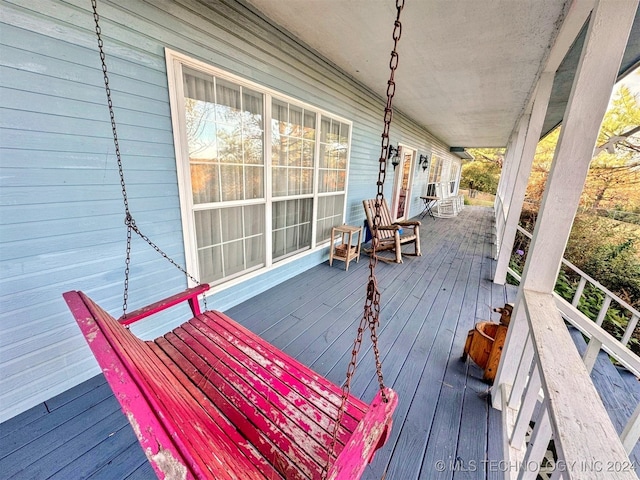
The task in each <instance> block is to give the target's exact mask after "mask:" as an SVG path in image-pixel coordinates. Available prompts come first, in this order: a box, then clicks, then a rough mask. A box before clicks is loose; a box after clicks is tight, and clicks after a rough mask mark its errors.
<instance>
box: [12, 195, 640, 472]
mask: <svg viewBox="0 0 640 480" xmlns="http://www.w3.org/2000/svg"><path fill="white" fill-rule="evenodd" d="M492 227H493V218H492V210H491V209H487V208H480V207H470V208H465V209H464V210H463V211H462V213H461V214H460V215H459V216H458V217H457V218H451V219H440V218H438V219H435V220H434V219H431V218H428V217H427V218H426V219H423V220H422V227H421V230H422V231H421V248H422V252H423V256H422V257H413V256H406V257H404V263H403V264H401V265H396V264H387V263H383V262H379V264H378V267H377V269H376V273H377V278H378V285H379V289H380V291H381V297H382V298H381V313H380V326H379V341H380V354H381V358H382V362H383V373H384V377H385V382H386V384H387V385H389V386H391V387H392V388H394V389H395V390H396V391H397V392H398V394H399V399H400V402H399V404H398V407H397V409H396V411H395V414H394V428H393V430H392V432H391V436H390V438H389V441H388V442H387V444H386V445H385V446H384V447H383V448H382V449H381V450H380V451H378V453H377V454H376V457H375V459H374V461H373V462H372V464H371V465H370V466H369V467H367V469H366V471H365V474H364V476H363V479H366V480H368V479H371V480H373V479H376V480H377V479H380V478H381V477H382V476H383V474H384V473H385V472H386V478H387V479H390V480H391V479H392V480H396V479H399V480H405V479H406V480H412V479H431V478H442V479H455V480H460V479H482V478H488V479H497V478H501V472H500V471H499V469H498V468H497V467H498V466H499V462H500V461H501V460H502V440H501V437H500V434H501V428H502V427H501V417H500V412H498V411H495V410H493V409H491V408H490V407H489V402H488V389H489V386H488V385H487V384H486V383H484V382H483V381H482V371H481V370H480V369H479V368H478V367H477V366H475V365H474V364H473V363H472V362H470V361H467V362H462V361H461V360H460V356H461V353H462V348H463V345H464V340H465V338H466V334H467V331H468V330H469V329H471V328H472V327H473V325H474V324H475V322H477V321H480V320H487V319H493V320H497V318H498V315H497V314H496V313H492V312H491V309H492V308H494V307H497V306H502V305H503V304H504V303H505V302H507V301H509V302H513V301H514V300H515V290H514V288H513V287H508V286H507V287H505V286H501V285H496V284H493V283H492V282H491V278H492V276H493V272H494V269H495V262H494V261H493V260H492V259H491V254H492V244H491V240H492ZM368 261H369V259H368V257H367V256H364V255H363V256H362V257H361V259H360V262H359V263H353V262H352V263H351V264H350V266H349V270H348V271H345V270H344V264H343V263H342V262H340V261H335V262H334V265H333V266H332V267H329V265H328V262H325V263H323V264H321V265H318V266H316V267H313V268H312V269H310V270H309V271H307V272H305V273H303V274H301V275H299V276H297V277H294V278H291V279H288V280H286V281H284V282H283V283H281V284H280V285H278V286H276V287H273V288H271V289H269V290H268V291H265V292H263V293H261V294H259V295H257V296H255V297H254V298H252V299H251V300H248V301H246V302H243V303H242V304H240V305H238V306H236V307H234V308H231V309H229V310H228V311H227V312H225V313H227V314H228V315H229V316H231V317H232V318H233V319H235V320H236V321H238V322H239V323H241V324H243V325H244V326H246V327H248V328H249V329H250V330H252V331H254V332H256V333H258V334H259V335H260V336H262V337H263V338H265V339H266V340H267V341H269V342H270V343H272V344H274V345H276V346H277V347H279V348H281V349H283V350H284V351H285V352H287V353H288V354H289V355H291V356H293V357H295V358H297V359H298V360H299V361H301V362H302V363H304V364H306V365H309V366H310V367H311V368H313V369H314V370H316V371H317V372H318V373H320V374H322V375H325V376H327V377H328V378H329V379H330V380H331V381H333V382H335V383H338V384H341V383H342V382H343V381H344V377H345V373H346V368H347V364H348V362H349V359H350V356H351V349H352V344H353V339H354V337H355V333H356V329H357V325H358V323H359V321H360V319H361V316H362V313H363V305H364V297H365V285H366V282H367V278H368V275H369V268H368ZM214 302H215V300H213V303H214ZM210 303H212V302H211V301H210ZM615 382H620V383H621V385H626V386H627V391H632V392H633V394H634V395H636V390H633V389H632V388H631V387H640V384H638V382H637V380H635V379H629V378H627V377H620V379H618V380H615ZM615 382H614V383H615ZM634 382H635V383H634ZM615 385H617V383H616V384H615ZM615 385H613V384H612V386H611V388H610V390H614V386H615ZM377 389H378V382H377V378H376V375H375V368H374V359H373V354H372V349H371V341H370V338H369V336H368V333H365V335H364V339H363V345H362V348H361V351H360V355H359V362H358V368H357V371H356V374H355V375H354V377H353V380H352V384H351V392H352V393H353V394H355V395H356V396H358V397H360V398H362V399H363V400H365V401H370V400H371V398H373V396H374V395H375V393H376V392H377ZM637 395H639V396H640V390H639V391H638V392H637ZM618 400H619V399H618ZM0 427H1V428H0V472H2V474H3V475H4V476H6V477H7V478H16V479H34V478H37V479H47V478H53V479H63V478H64V479H66V478H93V479H110V480H111V479H120V478H122V479H131V480H138V479H149V478H153V477H154V474H153V471H152V469H151V467H150V464H149V463H148V462H147V461H146V459H145V457H144V454H143V452H142V450H141V448H140V446H139V445H138V443H137V442H136V441H135V437H134V435H133V431H132V429H131V427H130V426H129V425H128V423H126V420H125V419H124V416H123V415H122V413H121V412H120V410H119V407H118V405H117V402H116V401H115V398H114V397H113V395H112V394H111V391H110V390H109V389H108V386H107V385H106V383H105V380H104V377H103V376H102V375H99V376H97V377H94V378H93V379H91V380H89V381H87V382H84V383H83V384H81V385H79V386H78V387H75V388H73V389H71V390H69V391H67V392H64V393H63V394H61V395H59V396H57V397H55V398H53V399H51V400H49V401H47V402H45V403H43V404H41V405H38V406H36V407H34V408H33V409H31V410H29V411H28V412H25V413H24V414H22V415H19V416H17V417H15V418H13V419H11V420H9V421H8V422H5V423H4V424H2V425H1V426H0ZM437 462H444V463H443V464H440V463H437ZM487 462H490V463H487ZM487 466H489V467H491V468H486V467H487ZM438 467H444V468H438ZM439 469H442V470H443V471H442V472H439V471H437V470H439Z"/></svg>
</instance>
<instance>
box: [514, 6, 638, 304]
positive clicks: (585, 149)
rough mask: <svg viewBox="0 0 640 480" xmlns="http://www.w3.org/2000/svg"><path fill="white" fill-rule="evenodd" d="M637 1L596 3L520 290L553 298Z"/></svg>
mask: <svg viewBox="0 0 640 480" xmlns="http://www.w3.org/2000/svg"><path fill="white" fill-rule="evenodd" d="M637 6H638V2H637V0H635V1H634V0H631V1H625V2H606V1H600V2H598V3H597V5H596V7H595V8H594V10H593V12H592V14H591V20H590V22H589V28H588V31H587V36H586V39H585V43H584V46H583V49H582V54H581V56H580V62H579V64H578V68H577V72H576V76H575V78H574V81H573V86H572V88H571V95H570V97H569V102H568V104H567V108H566V110H565V114H564V119H563V122H562V130H561V132H560V138H559V140H558V145H557V147H556V151H555V155H554V159H553V163H552V165H551V171H550V172H549V178H548V180H547V186H546V188H545V193H544V196H543V199H542V204H541V207H540V211H539V213H538V220H537V222H536V227H535V230H534V232H533V239H532V241H531V246H530V248H529V255H528V258H527V262H526V265H525V269H524V273H523V276H522V285H523V287H524V288H528V289H531V290H534V291H538V292H545V293H550V292H552V291H553V287H554V285H555V282H556V277H557V274H558V269H559V268H560V262H561V260H562V256H563V254H564V250H565V246H566V243H567V240H568V238H569V233H570V232H571V226H572V224H573V218H574V216H575V213H576V211H577V209H578V204H579V201H580V196H581V194H582V189H583V188H584V183H585V180H586V177H587V173H588V170H589V164H590V162H591V158H592V156H593V151H594V147H595V144H596V140H597V137H598V132H599V130H600V124H601V123H602V118H603V117H604V114H605V112H606V110H607V105H608V103H609V98H610V97H611V91H612V89H613V85H614V84H615V80H616V77H617V74H618V69H619V68H620V61H621V60H622V55H623V53H624V50H625V47H626V44H627V39H628V37H629V32H630V30H631V25H632V24H633V20H634V18H635V12H636V9H637Z"/></svg>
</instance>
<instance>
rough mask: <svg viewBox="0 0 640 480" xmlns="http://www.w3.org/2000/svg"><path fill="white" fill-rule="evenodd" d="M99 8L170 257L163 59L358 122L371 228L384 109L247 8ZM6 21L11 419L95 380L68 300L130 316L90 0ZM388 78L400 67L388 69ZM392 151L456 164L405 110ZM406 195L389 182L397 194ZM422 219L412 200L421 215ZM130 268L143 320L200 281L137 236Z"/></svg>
mask: <svg viewBox="0 0 640 480" xmlns="http://www.w3.org/2000/svg"><path fill="white" fill-rule="evenodd" d="M99 3H100V5H99V8H100V14H101V26H102V31H103V36H104V42H105V49H106V53H107V62H108V67H109V74H110V86H111V90H112V94H113V102H114V106H115V109H116V111H115V114H116V120H117V121H118V136H119V138H120V142H121V143H120V146H121V151H122V154H123V162H124V166H125V173H126V181H127V187H128V194H129V200H130V205H131V209H132V212H133V214H134V216H135V218H136V221H137V223H138V225H139V226H140V228H141V229H142V231H143V232H144V233H146V234H147V235H149V236H150V237H151V238H152V239H153V240H154V241H155V242H156V243H157V244H158V245H159V246H161V248H163V249H164V250H165V251H166V252H167V253H168V254H169V255H170V256H171V257H173V258H175V259H176V261H178V262H179V263H183V262H184V249H183V239H182V223H181V216H180V206H179V197H178V183H177V176H176V164H175V155H174V146H173V134H172V128H171V117H170V108H169V92H168V88H167V75H166V67H165V58H164V49H165V47H168V48H171V49H173V50H176V51H180V52H183V53H186V54H187V55H190V56H192V57H194V58H196V59H199V60H202V61H205V62H207V63H209V64H211V65H214V66H217V67H219V68H222V69H224V70H227V71H229V72H230V73H233V74H236V75H239V76H241V77H244V78H247V79H249V80H251V81H254V82H257V83H259V84H261V85H264V86H265V87H268V88H272V89H274V90H276V91H279V92H282V93H284V94H286V95H289V96H292V97H294V98H298V99H300V100H302V101H305V102H308V103H310V104H312V105H315V106H317V107H319V108H322V109H324V110H327V111H329V112H332V113H335V114H337V115H340V116H342V117H345V118H347V119H349V120H352V121H353V131H352V144H351V163H350V170H349V185H348V198H347V205H346V213H347V219H346V220H347V222H348V223H350V224H354V225H362V222H363V220H364V213H363V210H362V203H361V202H362V199H363V198H371V197H372V196H373V194H374V193H375V180H376V177H377V168H378V166H377V159H378V156H379V151H380V132H381V127H382V125H381V118H382V111H383V108H384V103H383V99H380V98H378V97H376V96H374V95H373V94H372V93H371V92H370V91H369V90H368V89H366V88H365V87H363V86H360V85H357V84H355V83H354V82H353V81H352V80H351V79H350V78H349V77H347V76H346V75H344V74H341V73H339V72H337V71H335V70H334V69H333V67H332V65H331V64H330V63H328V62H326V61H324V60H323V59H320V58H318V57H317V56H315V55H314V54H313V52H312V51H310V50H309V49H307V48H306V47H304V46H302V45H299V44H298V43H296V42H295V41H294V40H293V39H292V38H290V37H288V36H286V35H285V34H283V33H282V32H280V31H279V30H277V29H275V28H274V27H273V26H271V25H270V24H269V23H267V22H266V21H265V20H264V19H262V18H261V17H260V16H257V15H255V14H254V13H253V12H252V11H251V9H250V8H249V7H247V6H246V5H244V4H242V3H235V2H233V1H224V2H222V1H220V2H202V3H201V2H198V1H195V0H179V1H168V0H160V1H154V2H145V1H142V0H128V1H121V2H114V1H107V0H104V1H101V2H99ZM206 4H210V5H209V6H208V5H206ZM0 11H1V15H0V32H1V34H0V49H1V55H0V158H1V159H2V163H1V169H2V172H1V176H0V222H1V228H2V231H1V236H0V242H1V244H0V268H1V271H2V275H1V277H0V282H1V283H0V305H1V306H0V309H1V310H0V367H1V368H2V375H1V377H0V408H1V410H0V421H2V420H6V419H7V418H10V417H12V416H13V415H16V414H17V413H19V412H21V411H24V410H25V409H27V408H29V407H31V406H33V405H35V404H37V403H39V402H42V401H44V400H46V399H48V398H50V397H52V396H53V395H55V394H57V393H60V392H62V391H65V390H67V389H68V388H70V387H72V386H74V385H76V384H78V383H79V382H81V381H83V380H85V379H87V378H89V377H91V376H93V375H95V374H96V373H97V366H96V364H95V361H94V360H93V358H92V356H91V354H90V352H89V350H88V348H87V347H86V345H85V342H84V340H83V338H82V336H81V335H80V333H79V332H78V329H77V327H76V326H75V325H74V323H73V321H72V319H71V316H70V315H69V314H68V312H67V310H66V307H65V306H64V302H63V301H62V298H61V293H62V292H64V291H67V290H72V289H82V290H83V291H86V292H87V293H88V294H89V295H91V296H92V297H93V298H95V299H96V301H98V303H100V304H101V305H104V306H105V308H107V309H108V310H109V311H111V312H112V313H114V314H116V315H117V313H118V311H119V309H121V305H122V282H123V270H124V251H125V229H124V226H123V206H122V199H121V192H120V185H119V178H118V172H117V167H116V162H115V155H114V145H113V140H112V137H111V128H110V125H109V115H108V111H107V108H106V101H105V94H104V88H103V86H102V72H101V69H100V62H99V57H98V54H97V47H96V39H95V34H94V33H93V17H92V13H91V11H90V3H89V2H88V0H68V1H59V0H55V1H54V0H19V1H18V0H9V1H1V2H0ZM389 35H390V33H389ZM390 44H391V38H390ZM380 65H381V68H383V69H386V68H388V67H387V65H388V59H387V58H382V59H381V62H380ZM399 68H402V65H401V64H400V67H399ZM398 88H399V89H401V85H399V86H398ZM391 140H392V143H394V144H396V143H397V142H398V141H399V142H402V143H405V144H407V145H411V146H413V147H416V148H417V149H418V153H423V152H427V151H434V152H437V154H439V155H441V156H446V155H448V152H447V150H448V149H447V147H445V146H444V145H442V144H441V143H439V142H438V141H437V140H436V139H435V138H433V137H432V136H430V134H428V133H427V132H426V131H425V130H423V129H422V128H420V127H418V126H416V125H415V124H412V123H411V122H410V120H409V119H407V118H406V117H404V116H403V115H402V114H401V113H398V112H396V114H395V116H394V124H393V126H392V128H391ZM414 178H415V183H414V196H416V198H417V196H418V195H419V194H420V193H421V192H422V190H423V187H424V184H425V183H426V178H427V175H426V173H424V172H423V171H422V169H420V168H416V172H415V177H414ZM392 184H393V174H392V173H390V175H389V176H388V178H387V182H386V187H385V189H386V190H385V193H386V194H387V195H390V194H391V186H392ZM419 212H420V204H419V203H416V199H414V200H413V201H412V203H411V214H412V215H416V214H418V213H419ZM326 255H327V249H326V248H325V249H323V250H320V251H317V252H313V253H311V254H309V255H307V256H304V257H303V258H301V259H298V260H294V261H289V262H285V263H283V265H281V266H280V267H279V268H276V269H272V270H271V271H268V272H265V273H264V274H263V275H260V276H257V277H255V278H253V279H251V280H248V281H245V282H241V283H239V284H237V285H235V286H233V287H230V288H228V289H226V290H223V291H221V292H219V293H218V294H216V295H214V296H213V298H212V299H211V300H210V302H209V303H210V305H209V306H210V307H211V306H214V307H216V308H218V309H221V310H224V309H226V308H229V307H230V306H232V305H235V304H237V303H239V302H241V301H243V300H246V299H248V298H251V296H253V295H255V294H257V293H260V292H262V291H264V290H266V289H268V288H269V287H271V286H273V285H275V284H277V283H279V282H282V281H284V280H285V279H287V278H291V277H292V276H294V275H296V274H298V273H300V272H302V271H304V270H306V269H308V268H310V267H312V266H313V265H316V264H317V263H319V262H322V261H324V260H325V259H326ZM132 265H133V267H132V279H131V291H130V299H131V300H130V302H129V303H130V308H131V309H133V308H137V307H139V306H142V305H144V304H146V303H150V302H152V301H154V300H156V299H157V298H160V297H163V296H166V295H169V294H171V293H174V292H175V291H176V290H179V289H181V288H183V287H184V286H185V284H186V282H185V280H184V278H183V276H182V274H180V272H178V271H177V270H175V269H174V268H173V267H172V266H171V265H169V264H168V263H167V262H165V261H164V260H162V259H161V258H160V257H159V256H158V255H157V254H156V253H155V252H154V251H153V250H151V249H150V248H149V247H147V246H145V245H144V244H143V243H142V241H140V240H138V239H135V240H134V253H133V263H132ZM178 316H179V317H180V318H179V319H177V320H176V319H173V318H172V315H167V316H165V317H164V318H165V324H164V325H161V324H156V325H153V326H150V325H147V326H144V327H142V329H141V331H140V332H138V333H140V334H142V335H145V336H146V337H147V338H148V337H149V336H152V335H158V334H160V333H161V332H162V331H164V330H166V329H167V327H168V326H172V327H173V326H175V324H176V323H177V322H178V321H180V320H183V319H184V318H186V315H183V314H178Z"/></svg>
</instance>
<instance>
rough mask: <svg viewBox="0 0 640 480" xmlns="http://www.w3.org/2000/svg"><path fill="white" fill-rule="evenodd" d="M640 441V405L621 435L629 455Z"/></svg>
mask: <svg viewBox="0 0 640 480" xmlns="http://www.w3.org/2000/svg"><path fill="white" fill-rule="evenodd" d="M638 439H640V404H638V406H637V407H636V409H635V411H634V412H633V414H632V415H631V418H630V419H629V421H628V422H627V424H626V425H625V427H624V430H623V431H622V434H621V435H620V441H622V445H623V446H624V449H625V450H626V451H627V453H631V450H633V448H634V447H635V446H636V443H638Z"/></svg>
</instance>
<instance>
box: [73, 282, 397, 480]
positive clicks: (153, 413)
mask: <svg viewBox="0 0 640 480" xmlns="http://www.w3.org/2000/svg"><path fill="white" fill-rule="evenodd" d="M192 296H193V294H192V295H191V297H192ZM64 297H65V299H66V301H67V303H68V305H69V307H70V309H71V311H72V313H73V315H74V317H75V318H76V320H77V322H78V324H79V325H80V328H81V330H82V331H83V334H84V335H85V338H86V339H87V342H88V343H89V345H90V347H91V349H92V351H93V352H94V355H95V356H96V359H97V360H98V362H99V363H100V365H101V367H102V369H103V372H104V374H105V376H106V378H107V380H108V381H109V383H110V385H111V387H112V389H113V390H114V392H115V394H116V397H117V398H118V400H119V401H120V403H121V406H122V408H123V411H124V412H125V414H126V415H127V417H128V419H129V421H130V422H131V423H132V425H133V427H134V431H135V432H136V434H137V436H138V439H139V440H140V443H141V444H142V447H143V449H144V451H145V453H146V455H147V457H148V458H149V460H150V462H151V464H152V465H153V467H154V469H155V470H156V473H157V474H158V476H159V477H160V478H212V479H213V478H215V479H226V478H245V479H255V478H261V479H263V478H269V479H272V478H288V479H298V478H299V479H305V478H313V479H319V478H321V476H322V469H323V467H324V465H325V464H326V463H327V455H328V454H327V445H328V444H329V443H330V442H331V432H332V420H331V419H332V418H335V417H336V416H337V410H338V407H339V405H340V399H341V389H340V388H339V387H337V386H336V385H334V384H332V383H330V382H329V381H328V380H326V379H325V378H323V377H321V376H319V375H317V374H315V373H314V372H312V371H311V370H310V369H308V368H307V367H305V366H304V365H301V364H300V363H299V362H297V361H296V360H294V359H292V358H291V357H288V356H287V355H286V354H284V353H283V352H281V351H280V350H278V349H276V348H275V347H273V346H271V345H269V344H268V343H267V342H265V341H264V340H262V339H260V338H259V337H257V336H256V335H254V334H253V333H251V332H250V331H248V330H246V329H244V327H242V326H240V325H238V324H237V323H236V322H234V321H233V320H231V319H230V318H228V317H226V316H225V315H223V314H221V313H219V312H204V313H202V314H200V315H197V316H196V317H194V318H192V319H191V320H190V321H189V322H186V323H184V324H183V325H181V326H180V327H178V328H176V329H174V330H173V331H171V332H169V333H167V334H165V335H164V336H162V337H159V338H157V339H155V340H154V341H142V340H140V339H138V338H137V337H136V336H135V335H133V333H132V332H131V331H130V330H129V329H127V328H125V327H124V326H123V325H122V324H121V323H119V322H118V321H117V320H115V319H114V318H113V317H111V316H110V315H109V314H108V313H106V312H105V311H104V310H102V309H101V308H100V307H99V306H98V305H96V304H95V303H94V302H93V301H92V300H91V299H90V298H88V297H87V296H86V295H84V294H83V293H82V292H67V293H65V294H64ZM172 298H173V299H175V298H176V296H174V297H172ZM184 299H188V298H187V295H185V296H184ZM166 303H172V302H164V303H163V301H161V302H158V303H157V304H154V305H153V306H150V307H147V310H148V309H151V310H154V311H159V308H158V305H164V304H166ZM173 303H175V302H173ZM160 309H161V308H160ZM387 396H388V398H389V400H390V401H389V402H388V403H384V402H382V400H381V396H380V393H378V395H377V396H376V398H374V401H373V402H372V404H371V405H366V404H365V403H363V402H362V401H360V400H358V399H357V398H355V397H353V396H351V395H350V396H349V398H348V402H347V405H346V408H345V415H344V416H343V421H342V425H341V426H340V428H339V430H338V444H337V446H336V451H335V454H336V455H338V458H337V459H335V458H332V459H331V461H330V462H329V464H330V465H329V474H328V477H327V478H341V479H347V478H348V479H352V478H359V476H360V475H361V474H362V471H363V470H364V467H365V466H366V464H367V463H368V462H369V461H370V460H371V458H372V456H373V453H374V452H375V450H376V449H377V448H379V447H380V446H382V444H384V441H386V436H387V432H388V430H389V429H390V426H391V414H392V412H393V409H394V408H395V405H396V403H397V398H396V395H395V393H394V392H393V391H392V390H390V389H387ZM345 445H346V446H345Z"/></svg>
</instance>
